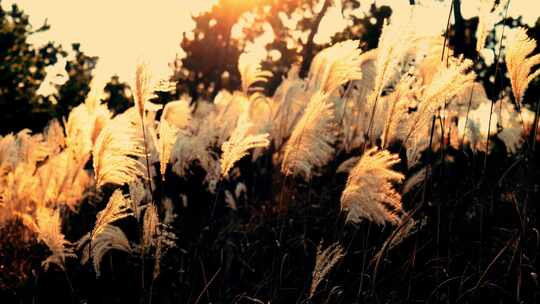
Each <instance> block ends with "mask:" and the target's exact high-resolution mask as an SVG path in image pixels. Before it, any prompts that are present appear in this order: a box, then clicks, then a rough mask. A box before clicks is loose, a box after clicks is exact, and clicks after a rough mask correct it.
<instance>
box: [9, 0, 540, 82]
mask: <svg viewBox="0 0 540 304" xmlns="http://www.w3.org/2000/svg"><path fill="white" fill-rule="evenodd" d="M238 1H249V0H238ZM215 2H217V0H152V1H143V0H114V1H113V0H91V1H88V0H7V1H2V5H3V6H4V7H7V6H9V5H11V3H17V4H18V5H19V6H20V7H21V8H22V9H23V10H24V11H25V12H26V13H27V14H28V15H29V16H30V21H31V22H32V24H33V25H34V26H35V27H37V26H39V25H40V24H42V23H43V21H44V20H45V19H47V20H48V23H49V24H50V25H51V30H49V31H47V32H45V33H40V34H37V35H35V37H34V38H33V40H34V41H33V42H34V43H36V44H42V43H44V42H47V41H57V42H59V43H61V44H62V45H64V47H65V48H66V49H67V48H69V46H70V44H71V43H72V42H80V43H81V45H82V49H83V51H85V52H86V53H87V54H90V55H94V56H99V57H100V59H99V62H98V66H97V68H96V70H95V73H94V74H95V79H96V84H98V85H102V84H104V83H105V82H106V81H107V80H108V79H109V78H110V76H112V75H113V74H117V75H119V76H120V78H121V79H122V80H124V81H131V80H132V78H133V74H134V71H135V66H136V65H137V63H139V62H145V63H147V64H148V66H149V69H150V71H151V73H152V75H153V78H154V79H155V80H159V79H160V78H165V77H167V76H168V74H169V73H170V69H169V67H168V64H169V63H170V62H171V61H172V60H173V59H174V57H175V55H176V54H178V53H180V52H181V49H180V46H179V43H180V40H181V37H182V33H183V32H185V31H189V30H191V29H192V28H193V26H194V23H193V21H192V20H191V17H190V16H191V14H194V13H198V12H201V11H203V10H207V9H209V8H210V7H211V5H212V4H213V3H215ZM361 2H362V3H363V4H364V7H369V5H367V4H370V3H372V2H374V0H361ZM375 2H376V3H377V5H390V6H391V7H392V8H393V10H394V11H395V12H402V11H406V10H407V7H408V2H409V1H408V0H377V1H375ZM417 2H421V3H429V4H432V3H434V1H433V0H424V1H417ZM479 2H480V0H466V1H462V6H463V7H462V11H463V15H464V17H466V18H468V17H470V16H472V15H476V14H477V7H478V4H479ZM449 3H450V0H446V1H443V2H442V3H439V4H438V5H437V6H438V7H439V9H438V10H437V11H438V12H440V14H439V15H440V16H438V15H437V16H435V15H433V13H430V14H431V15H430V16H429V17H430V18H429V20H439V21H441V20H442V21H441V22H439V23H441V24H443V23H444V22H445V21H446V20H445V19H446V18H445V15H446V12H447V8H448V4H449ZM533 3H538V4H533ZM539 14H540V1H539V0H512V1H511V4H510V9H509V15H510V16H517V15H524V19H525V21H526V22H527V23H534V21H536V18H538V15H539ZM430 22H431V21H430ZM430 24H431V23H430ZM437 24H438V23H437ZM346 25H347V21H346V20H344V19H343V17H342V15H341V10H340V9H338V8H332V9H330V10H329V12H328V16H326V17H325V18H324V19H323V21H322V23H321V28H320V29H319V33H318V35H317V37H316V42H325V41H327V40H328V39H329V37H330V36H331V35H332V34H333V33H335V32H336V31H338V30H341V29H343V28H344V27H345V26H346ZM437 27H438V25H435V26H427V27H426V30H429V29H430V28H437ZM267 40H268V39H260V41H261V43H268V42H269V41H267ZM261 47H262V46H254V49H255V50H260V49H261ZM59 68H60V69H61V64H60V65H59V67H56V70H55V73H56V72H59V71H58V69H59ZM50 74H53V73H50Z"/></svg>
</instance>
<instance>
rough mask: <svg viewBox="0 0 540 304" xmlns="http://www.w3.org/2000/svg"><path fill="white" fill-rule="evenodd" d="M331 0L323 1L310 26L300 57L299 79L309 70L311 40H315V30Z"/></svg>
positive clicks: (311, 54)
mask: <svg viewBox="0 0 540 304" xmlns="http://www.w3.org/2000/svg"><path fill="white" fill-rule="evenodd" d="M330 2H331V0H326V1H324V4H323V7H322V8H321V11H320V12H319V14H318V15H317V17H316V18H315V20H314V21H313V24H312V25H311V29H310V32H309V36H308V39H307V42H306V45H305V47H304V55H303V56H302V58H303V59H302V65H301V67H300V73H299V74H300V77H306V75H307V72H308V70H309V66H310V64H311V60H312V59H313V48H314V47H315V43H314V42H313V39H314V38H315V34H317V30H318V29H319V25H320V24H321V20H322V18H323V16H324V14H325V13H326V11H327V10H328V8H329V7H330Z"/></svg>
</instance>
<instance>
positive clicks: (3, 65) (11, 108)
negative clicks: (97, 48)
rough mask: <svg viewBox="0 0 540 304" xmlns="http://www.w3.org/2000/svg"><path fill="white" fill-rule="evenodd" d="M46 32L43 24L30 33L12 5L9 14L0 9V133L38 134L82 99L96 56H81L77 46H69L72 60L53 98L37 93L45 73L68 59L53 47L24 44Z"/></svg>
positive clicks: (18, 11)
mask: <svg viewBox="0 0 540 304" xmlns="http://www.w3.org/2000/svg"><path fill="white" fill-rule="evenodd" d="M48 29H49V25H47V24H44V25H42V26H41V27H39V28H37V29H35V30H34V29H33V28H32V26H31V25H30V22H29V20H28V15H26V14H24V12H23V11H22V10H21V9H19V7H18V6H17V5H16V4H14V5H12V6H11V8H10V9H9V10H4V9H3V8H2V7H1V6H0V121H1V122H2V123H1V124H0V134H5V133H7V132H16V131H19V130H21V129H23V128H29V129H31V130H40V129H42V128H43V127H44V126H45V124H46V123H47V122H48V121H49V120H50V119H52V118H61V117H63V116H64V115H66V114H67V113H68V112H69V110H70V109H71V108H72V107H73V106H74V105H76V104H78V103H80V102H81V101H83V100H84V98H86V94H87V93H88V91H89V83H90V80H91V79H92V76H91V72H92V70H93V69H94V67H95V64H96V61H97V57H89V56H87V55H85V54H84V53H83V52H82V51H81V50H80V47H79V45H78V44H74V45H73V50H74V52H75V56H74V58H75V59H73V60H69V61H68V62H67V63H66V71H67V73H68V75H69V78H68V80H67V82H66V83H64V84H63V85H61V86H58V93H55V94H53V95H51V96H40V95H39V94H38V89H39V88H40V86H41V85H42V83H43V81H44V80H45V76H46V74H47V73H46V68H47V67H50V66H52V65H54V64H56V63H57V62H58V61H59V59H60V58H62V57H66V56H67V52H66V51H64V50H63V49H62V46H61V45H59V44H56V43H54V42H49V43H47V44H45V45H43V46H40V47H36V46H34V45H32V44H31V43H30V42H29V41H28V39H29V37H30V36H31V35H33V34H35V33H38V32H43V31H46V30H48Z"/></svg>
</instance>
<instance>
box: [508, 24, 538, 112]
mask: <svg viewBox="0 0 540 304" xmlns="http://www.w3.org/2000/svg"><path fill="white" fill-rule="evenodd" d="M535 48H536V40H534V39H531V38H529V36H527V30H526V29H525V28H523V27H520V28H517V29H515V30H514V31H513V32H512V33H511V34H510V38H509V40H508V46H507V49H506V56H505V60H506V66H507V67H508V74H509V75H510V83H511V84H512V92H513V93H514V98H515V99H516V103H517V104H518V106H520V105H521V102H522V101H523V95H525V91H526V90H527V87H528V86H529V83H530V82H531V81H532V80H533V79H534V78H536V77H537V76H538V75H540V69H538V70H536V71H534V72H533V67H534V66H535V65H538V64H540V54H536V55H533V56H530V57H528V56H529V55H530V54H531V53H532V52H533V51H534V49H535Z"/></svg>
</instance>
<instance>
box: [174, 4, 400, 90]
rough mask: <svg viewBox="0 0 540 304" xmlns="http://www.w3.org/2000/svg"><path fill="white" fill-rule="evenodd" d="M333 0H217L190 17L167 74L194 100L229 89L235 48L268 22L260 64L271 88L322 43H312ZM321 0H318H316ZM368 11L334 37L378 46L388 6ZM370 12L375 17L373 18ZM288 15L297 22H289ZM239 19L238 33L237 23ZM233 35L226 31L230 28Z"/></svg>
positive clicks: (233, 84)
mask: <svg viewBox="0 0 540 304" xmlns="http://www.w3.org/2000/svg"><path fill="white" fill-rule="evenodd" d="M332 3H334V1H330V0H328V1H324V2H322V3H321V2H320V1H317V0H300V1H298V0H277V1H269V0H259V1H237V0H221V1H219V3H218V4H216V5H215V6H214V7H213V8H212V10H211V11H209V12H207V13H203V14H201V15H199V16H195V17H193V20H194V21H195V23H196V28H195V30H194V31H193V32H190V33H186V34H185V35H184V37H183V39H182V42H181V47H182V49H183V50H184V51H185V53H186V54H185V55H186V56H185V57H184V58H182V59H181V60H177V61H175V65H174V69H175V72H174V76H173V77H172V80H174V81H177V82H178V89H177V92H178V93H179V94H182V93H188V94H189V95H191V96H192V97H193V99H194V100H196V99H197V98H204V99H211V98H212V97H213V96H215V95H216V94H217V92H218V91H219V90H221V89H226V90H233V89H236V88H238V87H239V85H240V75H239V72H238V70H237V63H238V58H239V56H240V54H242V53H243V52H244V51H246V50H247V49H248V46H249V45H250V44H252V43H253V42H254V41H255V40H256V39H257V37H259V36H260V35H261V34H262V33H263V32H264V30H265V28H268V25H269V26H270V27H271V29H272V32H273V36H274V40H273V41H272V42H271V43H269V44H268V45H266V51H267V56H266V58H262V62H261V63H262V66H263V68H264V69H266V70H269V71H271V72H272V73H273V77H272V78H271V79H269V81H268V83H267V85H266V86H265V90H266V93H267V94H271V93H272V92H273V91H274V90H275V88H277V86H278V85H279V83H280V82H281V79H282V78H283V77H284V76H285V75H286V74H287V72H288V70H289V69H290V67H291V66H292V65H293V64H297V65H299V66H301V67H302V73H301V74H302V76H305V74H306V72H307V69H308V68H309V65H310V63H311V60H312V59H313V56H314V54H316V53H317V52H319V51H320V50H321V49H322V48H324V47H326V46H327V45H318V44H316V43H314V36H315V34H316V32H317V30H318V27H319V24H320V21H321V18H322V17H323V15H324V14H325V12H326V11H327V9H328V8H329V7H330V6H331V4H332ZM342 3H343V7H347V8H358V7H359V6H360V2H359V1H358V0H344V1H342ZM321 4H322V5H321ZM370 13H371V14H370V15H369V16H366V17H364V18H357V17H353V16H352V17H351V18H352V20H353V22H354V26H352V27H348V28H347V29H346V30H345V31H344V32H343V33H338V34H337V35H336V36H335V37H334V39H332V41H333V42H336V41H341V40H344V39H360V40H361V42H362V43H361V45H362V48H364V49H371V48H374V47H376V46H377V40H378V37H379V34H380V31H381V27H382V23H383V20H384V18H387V17H388V16H390V13H391V10H390V8H389V7H386V6H383V7H380V8H379V7H376V6H375V5H372V6H371V8H370ZM371 17H375V20H376V22H375V23H374V24H373V23H372V21H371ZM291 20H294V21H293V22H296V24H295V25H294V27H291V26H290V22H291ZM235 25H236V26H239V25H242V26H243V27H242V29H241V30H242V31H241V33H239V34H238V31H237V30H238V28H236V26H235ZM232 30H234V31H236V34H237V35H236V36H234V35H233V36H231V31H232Z"/></svg>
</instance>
